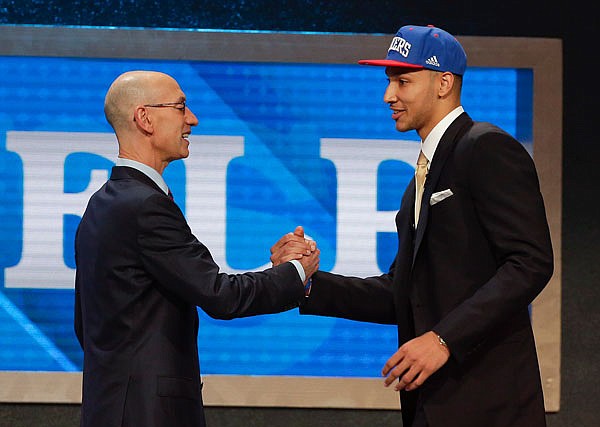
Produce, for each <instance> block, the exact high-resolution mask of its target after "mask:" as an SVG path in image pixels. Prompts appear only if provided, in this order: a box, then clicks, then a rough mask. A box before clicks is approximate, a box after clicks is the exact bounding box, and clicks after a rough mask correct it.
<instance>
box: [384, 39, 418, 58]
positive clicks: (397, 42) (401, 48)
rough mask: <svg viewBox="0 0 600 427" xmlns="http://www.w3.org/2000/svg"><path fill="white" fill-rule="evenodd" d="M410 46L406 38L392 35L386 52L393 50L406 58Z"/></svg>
mask: <svg viewBox="0 0 600 427" xmlns="http://www.w3.org/2000/svg"><path fill="white" fill-rule="evenodd" d="M411 46H412V45H411V44H410V43H409V42H407V41H406V40H404V39H403V38H402V37H394V38H393V39H392V44H390V48H389V49H388V52H389V51H390V50H395V51H396V52H398V53H399V54H400V55H402V56H403V57H405V58H407V57H408V54H409V53H410V48H411Z"/></svg>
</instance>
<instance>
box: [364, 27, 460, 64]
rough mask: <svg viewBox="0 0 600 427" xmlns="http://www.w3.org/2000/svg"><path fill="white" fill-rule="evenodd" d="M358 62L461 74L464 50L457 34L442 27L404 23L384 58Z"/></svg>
mask: <svg viewBox="0 0 600 427" xmlns="http://www.w3.org/2000/svg"><path fill="white" fill-rule="evenodd" d="M358 63H359V64H361V65H379V66H384V67H402V68H411V69H415V70H422V69H424V68H425V69H428V70H434V71H449V72H451V73H452V74H457V75H459V76H462V75H463V74H464V73H465V70H466V69H467V54H466V53H465V51H464V49H463V47H462V46H461V44H460V43H459V42H458V40H456V37H454V36H453V35H452V34H450V33H448V32H446V31H444V30H442V29H441V28H437V27H434V26H432V25H428V26H425V27H421V26H417V25H405V26H404V27H402V28H400V29H399V30H398V32H397V33H396V36H395V37H394V38H393V39H392V43H391V44H390V47H389V49H388V52H387V56H386V58H385V59H361V60H360V61H358Z"/></svg>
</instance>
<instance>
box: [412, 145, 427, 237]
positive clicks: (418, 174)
mask: <svg viewBox="0 0 600 427" xmlns="http://www.w3.org/2000/svg"><path fill="white" fill-rule="evenodd" d="M427 163H428V160H427V157H425V154H423V152H422V151H421V152H420V153H419V159H418V160H417V168H416V170H415V185H416V189H417V195H416V198H415V227H416V226H417V224H418V223H419V214H420V212H421V199H422V198H423V188H424V186H425V177H426V176H427Z"/></svg>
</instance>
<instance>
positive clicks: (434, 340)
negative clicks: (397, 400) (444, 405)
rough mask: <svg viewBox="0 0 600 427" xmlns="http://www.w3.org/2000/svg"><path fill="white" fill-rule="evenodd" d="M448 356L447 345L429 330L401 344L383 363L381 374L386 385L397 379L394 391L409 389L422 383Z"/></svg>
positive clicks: (442, 364) (413, 388)
mask: <svg viewBox="0 0 600 427" xmlns="http://www.w3.org/2000/svg"><path fill="white" fill-rule="evenodd" d="M449 358H450V351H449V350H448V347H446V346H445V345H442V344H440V340H439V339H438V336H437V334H436V333H435V332H433V331H429V332H426V333H425V334H423V335H421V336H420V337H417V338H414V339H412V340H410V341H408V342H407V343H405V344H403V345H402V346H401V347H400V348H399V349H398V351H396V352H395V353H394V354H393V355H392V357H390V358H389V359H388V361H387V362H386V363H385V365H384V367H383V370H382V371H381V374H382V375H383V376H385V377H386V379H385V386H386V387H388V386H389V385H390V384H392V383H393V382H394V381H395V380H396V379H398V384H396V387H395V389H396V391H399V390H406V391H411V390H415V389H416V388H418V387H420V386H421V385H423V383H424V382H425V380H426V379H427V378H429V377H430V376H431V375H432V374H433V373H434V372H436V371H437V370H438V369H440V368H441V367H442V366H444V364H445V363H446V362H447V361H448V359H449Z"/></svg>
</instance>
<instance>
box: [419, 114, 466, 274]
mask: <svg viewBox="0 0 600 427" xmlns="http://www.w3.org/2000/svg"><path fill="white" fill-rule="evenodd" d="M472 123H473V121H472V120H471V118H470V117H469V115H468V114H467V113H462V114H461V115H460V116H458V117H457V118H456V120H454V122H452V124H451V125H450V126H449V127H448V129H446V132H444V135H442V139H440V143H439V144H438V146H437V148H436V150H435V154H434V155H433V159H432V160H431V168H430V169H429V173H428V174H427V179H426V180H425V188H424V189H423V198H422V199H421V213H420V216H419V225H418V226H417V230H416V236H415V248H414V251H413V266H414V263H415V258H416V256H417V253H418V252H419V247H420V246H421V242H422V241H423V236H424V235H425V230H426V229H427V223H428V218H429V200H430V199H431V195H432V194H433V192H434V189H436V188H437V183H438V181H439V179H440V175H441V173H442V170H443V169H444V164H445V163H446V160H448V157H449V156H450V153H451V152H452V151H453V150H454V147H455V145H456V141H457V140H458V139H459V138H460V137H461V136H462V135H463V134H464V131H465V130H466V128H467V127H468V126H470V125H472ZM413 199H414V196H413Z"/></svg>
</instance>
